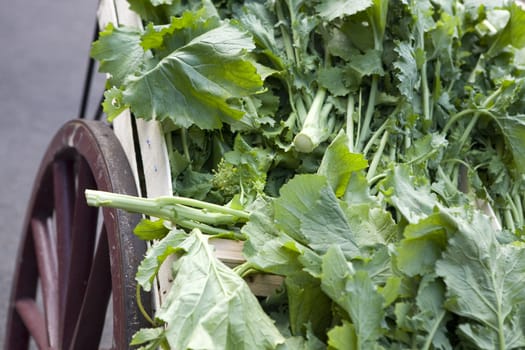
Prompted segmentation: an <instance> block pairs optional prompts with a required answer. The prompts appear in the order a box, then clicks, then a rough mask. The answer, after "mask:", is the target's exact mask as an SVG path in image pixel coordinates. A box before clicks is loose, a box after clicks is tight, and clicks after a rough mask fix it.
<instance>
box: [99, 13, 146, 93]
mask: <svg viewBox="0 0 525 350" xmlns="http://www.w3.org/2000/svg"><path fill="white" fill-rule="evenodd" d="M140 36H141V32H140V30H138V29H136V28H132V27H115V26H114V25H113V24H112V23H110V24H108V25H107V27H106V28H105V29H104V31H102V32H101V33H100V37H99V39H98V40H97V41H95V42H94V43H93V45H92V47H91V56H92V57H93V58H95V59H96V60H98V61H99V62H100V66H99V71H100V72H104V73H109V74H110V76H109V84H110V85H112V86H116V87H120V86H121V85H122V83H123V82H124V80H125V78H126V77H127V76H129V75H132V74H134V73H135V72H136V71H137V70H138V69H139V67H140V66H141V64H142V62H143V60H144V58H145V57H147V54H146V53H145V52H144V50H143V49H142V47H141V46H140Z"/></svg>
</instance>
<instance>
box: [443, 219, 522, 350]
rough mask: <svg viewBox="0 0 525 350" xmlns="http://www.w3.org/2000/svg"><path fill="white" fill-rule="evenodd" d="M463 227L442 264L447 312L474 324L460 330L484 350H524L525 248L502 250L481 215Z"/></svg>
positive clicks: (462, 221)
mask: <svg viewBox="0 0 525 350" xmlns="http://www.w3.org/2000/svg"><path fill="white" fill-rule="evenodd" d="M457 222H458V232H457V233H456V234H455V235H453V237H452V238H451V239H450V240H449V244H448V248H447V249H446V251H445V252H444V253H443V258H442V259H440V260H439V261H438V262H437V264H436V272H437V274H438V275H439V276H441V277H443V279H444V281H445V283H446V286H447V302H446V307H447V309H449V310H450V311H452V312H454V313H456V314H459V315H461V316H463V317H464V318H466V319H470V321H471V322H470V323H464V324H461V325H460V326H459V329H460V331H461V333H462V335H463V336H464V337H465V338H466V339H468V340H469V341H470V342H472V344H473V345H475V346H476V347H477V348H478V349H501V350H503V349H515V348H523V347H524V346H525V335H524V331H523V330H524V326H525V325H524V324H523V321H524V320H525V307H523V305H524V303H525V294H524V293H523V286H524V285H525V247H524V246H523V245H522V244H518V245H502V244H500V243H499V242H498V241H497V240H496V233H495V231H494V230H493V229H492V227H491V225H490V221H489V219H488V218H487V217H485V216H482V215H481V214H475V215H474V217H473V219H472V221H467V220H466V219H464V218H463V219H459V218H458V220H457Z"/></svg>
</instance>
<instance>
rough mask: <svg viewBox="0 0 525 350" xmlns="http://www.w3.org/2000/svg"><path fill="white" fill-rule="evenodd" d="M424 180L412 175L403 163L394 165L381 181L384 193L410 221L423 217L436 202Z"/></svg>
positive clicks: (430, 211)
mask: <svg viewBox="0 0 525 350" xmlns="http://www.w3.org/2000/svg"><path fill="white" fill-rule="evenodd" d="M418 182H423V183H422V184H417V183H418ZM425 182H426V179H422V178H418V177H415V176H413V175H412V173H411V171H410V167H408V166H404V165H398V166H395V167H394V169H393V170H392V171H391V172H389V173H388V175H387V177H386V179H385V181H384V182H383V188H384V193H385V194H386V195H387V196H388V198H389V200H390V201H391V202H392V204H393V205H394V206H395V207H396V209H397V210H399V212H400V213H401V214H402V215H403V216H404V217H405V219H407V221H408V222H410V223H417V222H418V221H419V220H422V219H425V218H426V217H427V216H428V215H429V214H431V213H432V212H433V210H434V208H435V207H436V205H437V203H438V202H437V200H436V198H435V197H434V196H433V195H432V194H431V193H430V188H429V187H428V184H427V183H425Z"/></svg>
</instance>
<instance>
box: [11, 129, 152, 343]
mask: <svg viewBox="0 0 525 350" xmlns="http://www.w3.org/2000/svg"><path fill="white" fill-rule="evenodd" d="M86 188H90V189H99V190H105V191H111V192H117V193H126V194H132V195H133V194H136V186H135V182H134V180H133V176H132V173H131V170H130V167H129V164H128V162H127V159H126V157H125V155H124V153H123V151H122V148H121V146H120V144H119V142H118V141H117V139H116V137H115V136H114V134H113V132H112V131H111V129H109V128H108V127H107V126H105V125H104V124H102V123H101V122H96V121H80V120H75V121H71V122H68V123H67V124H66V125H64V126H63V127H62V129H60V131H59V132H58V133H57V135H56V136H55V137H54V139H53V140H52V142H51V144H50V146H49V148H48V150H47V152H46V154H45V155H44V159H43V161H42V164H41V167H40V169H39V172H38V174H37V177H36V181H35V185H34V189H33V194H32V198H31V200H30V203H29V208H28V212H27V217H26V220H25V222H24V226H23V227H24V228H23V237H22V240H21V245H20V248H19V253H18V259H17V267H16V272H15V275H14V277H13V286H12V292H11V300H10V305H9V311H8V323H7V329H6V340H5V348H6V350H7V349H9V350H17V349H27V348H28V346H29V344H30V341H29V340H30V339H32V340H33V341H34V343H35V344H36V345H37V346H38V348H40V349H75V350H76V349H90V350H91V349H97V348H98V347H99V346H100V340H101V338H102V332H103V330H104V324H105V318H106V313H107V307H108V305H109V301H110V299H111V300H112V304H111V305H112V308H113V316H112V322H113V330H112V336H113V348H116V349H125V348H127V347H128V344H129V341H130V339H131V337H132V335H133V334H134V332H135V331H137V330H138V329H139V328H141V327H144V326H145V325H144V324H143V323H144V319H143V317H142V316H141V315H140V314H139V312H138V308H137V301H136V297H135V294H136V289H135V288H136V284H135V281H134V276H135V272H136V268H137V266H138V264H139V263H140V260H141V259H142V257H143V255H144V252H145V249H146V247H145V244H144V242H142V241H140V240H138V239H137V238H136V237H134V236H133V234H132V233H131V231H132V229H133V228H134V227H135V225H136V223H137V222H138V220H139V219H140V217H139V216H137V215H136V214H129V213H125V212H123V211H120V210H114V209H106V208H104V209H102V210H101V209H98V208H91V207H88V206H87V205H86V201H85V198H84V190H85V189H86ZM111 296H112V297H111ZM144 300H145V299H144ZM110 310H111V309H110ZM110 332H111V330H110Z"/></svg>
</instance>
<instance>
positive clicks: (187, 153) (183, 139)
mask: <svg viewBox="0 0 525 350" xmlns="http://www.w3.org/2000/svg"><path fill="white" fill-rule="evenodd" d="M180 136H181V142H182V151H183V152H184V158H186V160H187V161H188V163H190V167H191V156H190V150H189V148H188V132H187V130H186V129H185V128H182V129H181V131H180Z"/></svg>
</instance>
